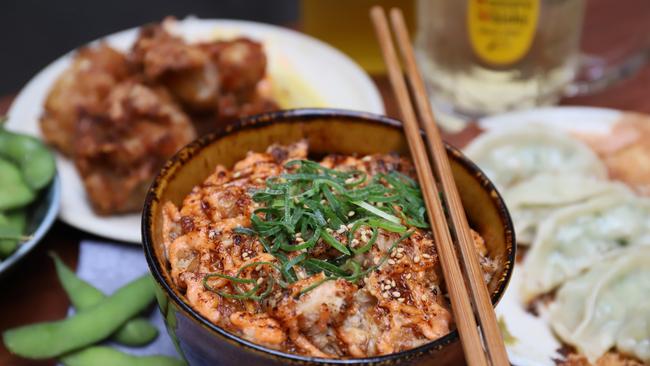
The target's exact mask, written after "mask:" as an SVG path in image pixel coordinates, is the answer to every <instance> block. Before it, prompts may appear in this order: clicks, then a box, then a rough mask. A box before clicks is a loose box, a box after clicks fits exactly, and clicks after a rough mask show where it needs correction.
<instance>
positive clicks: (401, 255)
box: [395, 253, 404, 259]
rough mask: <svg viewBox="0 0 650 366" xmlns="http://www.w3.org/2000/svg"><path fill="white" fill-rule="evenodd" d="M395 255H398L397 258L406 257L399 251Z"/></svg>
mask: <svg viewBox="0 0 650 366" xmlns="http://www.w3.org/2000/svg"><path fill="white" fill-rule="evenodd" d="M395 256H396V257H397V259H401V258H402V257H404V254H402V253H397V254H396V255H395Z"/></svg>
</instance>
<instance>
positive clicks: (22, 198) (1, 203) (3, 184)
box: [0, 158, 35, 211]
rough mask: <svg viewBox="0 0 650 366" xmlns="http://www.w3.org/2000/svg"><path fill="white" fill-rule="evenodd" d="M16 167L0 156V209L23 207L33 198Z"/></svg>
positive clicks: (32, 193)
mask: <svg viewBox="0 0 650 366" xmlns="http://www.w3.org/2000/svg"><path fill="white" fill-rule="evenodd" d="M34 196H35V195H34V192H33V191H32V190H31V189H30V188H29V187H28V186H27V185H26V184H25V182H24V181H23V177H22V174H21V173H20V170H18V167H16V166H15V165H14V164H12V163H10V162H9V161H7V160H4V159H1V158H0V211H5V210H10V209H14V208H18V207H23V206H25V205H27V204H29V203H30V202H32V201H33V200H34Z"/></svg>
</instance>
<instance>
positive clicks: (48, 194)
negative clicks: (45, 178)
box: [0, 175, 61, 277]
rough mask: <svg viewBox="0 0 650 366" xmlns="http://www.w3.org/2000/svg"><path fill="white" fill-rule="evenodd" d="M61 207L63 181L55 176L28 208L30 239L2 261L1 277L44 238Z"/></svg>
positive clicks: (28, 232)
mask: <svg viewBox="0 0 650 366" xmlns="http://www.w3.org/2000/svg"><path fill="white" fill-rule="evenodd" d="M60 207H61V181H60V180H59V177H58V176H56V175H55V176H54V179H52V182H51V183H50V184H49V185H48V186H47V187H46V188H45V189H43V190H42V191H41V192H40V193H39V195H38V197H37V198H36V201H34V202H33V203H32V204H31V205H30V206H29V207H28V208H27V210H28V215H27V230H26V232H27V235H29V236H30V238H29V240H27V241H26V242H24V243H22V244H20V246H19V247H18V249H17V250H16V251H15V252H13V253H12V254H11V255H10V256H9V257H7V258H5V259H4V260H2V261H0V277H2V276H4V274H5V273H7V272H9V271H10V270H11V269H12V268H13V267H14V266H15V265H16V264H17V263H18V262H20V261H21V260H22V259H23V258H24V257H25V256H26V255H27V254H28V253H29V252H30V251H31V250H32V249H34V247H36V245H37V244H38V243H39V242H40V241H41V239H43V236H45V234H46V233H47V231H48V230H49V229H50V227H51V226H52V224H53V223H54V220H56V216H57V214H58V213H59V208H60Z"/></svg>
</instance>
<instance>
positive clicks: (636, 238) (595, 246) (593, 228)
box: [521, 190, 650, 301]
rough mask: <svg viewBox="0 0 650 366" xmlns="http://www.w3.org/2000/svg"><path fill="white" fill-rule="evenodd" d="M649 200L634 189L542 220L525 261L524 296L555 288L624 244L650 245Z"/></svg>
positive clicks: (563, 210)
mask: <svg viewBox="0 0 650 366" xmlns="http://www.w3.org/2000/svg"><path fill="white" fill-rule="evenodd" d="M648 217H650V199H647V198H640V197H636V196H634V195H633V194H632V193H631V192H630V191H629V190H628V191H627V192H625V193H620V194H609V195H605V196H602V197H598V198H594V199H592V200H590V201H587V202H585V203H581V204H577V205H573V206H569V207H566V208H563V209H561V210H558V211H557V212H555V213H554V214H553V215H551V216H550V217H548V218H547V219H546V220H544V221H543V222H542V224H541V225H540V227H539V231H538V233H537V236H536V238H535V241H534V242H533V244H532V248H531V250H530V252H529V253H528V255H527V256H526V259H525V260H524V273H523V275H524V277H523V284H522V285H523V286H522V289H521V292H522V295H523V299H524V300H525V301H529V300H532V299H533V298H534V297H536V296H538V295H541V294H543V293H546V292H549V291H551V290H553V289H554V288H555V287H556V286H558V285H559V284H561V283H562V282H564V281H566V280H567V279H569V278H572V277H574V276H576V275H578V274H579V273H580V272H582V271H584V270H585V269H587V268H588V267H590V266H591V265H593V264H594V263H596V262H598V261H601V260H603V259H604V258H605V257H607V256H610V255H614V254H616V252H617V251H620V250H622V249H624V248H625V247H631V246H637V245H650V220H648Z"/></svg>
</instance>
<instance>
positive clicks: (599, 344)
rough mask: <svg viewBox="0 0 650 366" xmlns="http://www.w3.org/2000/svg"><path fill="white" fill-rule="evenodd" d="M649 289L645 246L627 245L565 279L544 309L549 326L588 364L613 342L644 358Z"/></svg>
mask: <svg viewBox="0 0 650 366" xmlns="http://www.w3.org/2000/svg"><path fill="white" fill-rule="evenodd" d="M648 294H650V247H649V246H640V247H635V248H629V249H627V250H625V251H624V252H622V253H620V255H619V256H616V257H614V258H613V259H612V260H609V261H602V262H600V263H598V264H597V265H594V266H593V267H592V268H591V269H590V270H589V271H588V272H585V273H584V274H582V275H581V276H579V277H576V278H574V279H572V280H570V281H568V282H567V283H565V284H564V285H563V286H562V287H561V288H560V290H559V291H558V293H557V296H556V298H555V302H554V303H552V304H551V306H550V309H549V311H550V321H551V326H552V327H553V330H554V331H555V332H556V333H557V334H558V336H559V337H560V338H561V339H562V340H563V341H564V342H566V343H568V344H571V345H573V346H575V347H576V349H577V350H578V351H579V352H580V353H582V354H583V355H584V356H585V357H587V359H588V360H589V361H590V362H591V363H594V362H595V361H596V360H597V359H598V358H599V357H600V356H602V355H603V354H604V353H605V352H607V351H608V350H609V349H610V348H612V347H613V346H615V345H619V346H622V347H621V348H619V351H622V352H626V353H630V354H631V355H632V356H635V357H637V358H639V359H641V360H644V361H646V362H648V361H650V358H649V357H648V348H649V347H650V327H648V326H647V325H648V323H647V321H648V312H647V308H645V304H647V302H648ZM644 309H645V310H644ZM639 312H640V314H639ZM639 315H642V316H641V319H638V318H637V316H639ZM637 322H638V323H639V324H637ZM638 325H645V326H640V327H637V326H638Z"/></svg>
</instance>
